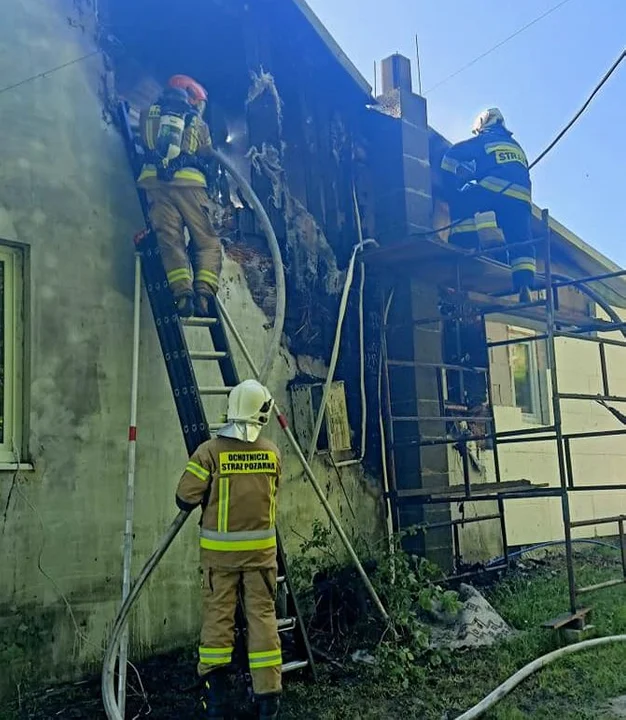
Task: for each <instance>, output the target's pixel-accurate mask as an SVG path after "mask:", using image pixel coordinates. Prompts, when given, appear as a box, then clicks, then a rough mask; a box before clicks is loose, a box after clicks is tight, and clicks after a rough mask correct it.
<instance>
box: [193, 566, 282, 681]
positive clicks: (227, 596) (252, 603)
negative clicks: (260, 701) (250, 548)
mask: <svg viewBox="0 0 626 720" xmlns="http://www.w3.org/2000/svg"><path fill="white" fill-rule="evenodd" d="M240 584H241V587H242V590H243V605H244V613H245V617H246V625H247V639H248V648H247V650H248V662H249V666H250V674H251V676H252V687H253V689H254V693H255V695H268V694H275V693H279V692H280V691H281V688H282V655H281V649H280V638H279V636H278V623H277V620H276V609H275V605H274V603H275V598H276V568H264V569H258V570H225V569H222V568H211V567H206V566H205V567H204V568H203V588H202V612H203V618H202V632H201V638H200V662H199V664H198V674H199V675H200V676H204V675H206V674H207V673H210V672H213V671H215V670H219V669H220V668H223V667H224V666H225V665H228V664H230V662H231V661H232V653H233V650H234V641H235V610H236V608H237V591H238V589H239V587H240Z"/></svg>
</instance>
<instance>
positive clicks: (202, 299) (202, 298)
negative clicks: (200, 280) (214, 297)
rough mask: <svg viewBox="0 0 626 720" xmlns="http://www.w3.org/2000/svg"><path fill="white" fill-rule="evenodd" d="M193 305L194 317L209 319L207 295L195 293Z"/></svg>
mask: <svg viewBox="0 0 626 720" xmlns="http://www.w3.org/2000/svg"><path fill="white" fill-rule="evenodd" d="M194 305H195V315H196V317H201V318H208V317H211V312H210V310H209V297H208V296H207V295H205V294H203V293H197V294H196V297H195V299H194Z"/></svg>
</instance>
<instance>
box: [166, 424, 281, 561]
mask: <svg viewBox="0 0 626 720" xmlns="http://www.w3.org/2000/svg"><path fill="white" fill-rule="evenodd" d="M279 478H280V455H279V451H278V448H277V447H276V445H274V443H273V442H271V441H270V440H265V439H264V438H258V439H257V440H256V442H253V443H248V442H243V441H241V440H236V439H234V438H223V437H217V438H213V439H212V440H209V441H208V442H205V443H203V444H202V445H200V447H199V448H198V449H197V450H196V452H195V453H194V454H193V455H192V457H191V458H190V460H189V462H188V463H187V466H186V468H185V472H184V473H183V476H182V477H181V479H180V482H179V483H178V490H177V491H176V502H177V504H178V506H179V507H180V508H181V509H182V510H192V509H193V508H194V507H197V506H198V505H200V504H201V505H202V520H201V523H200V526H201V530H200V547H201V548H202V560H203V563H204V564H205V565H207V566H208V567H215V568H225V569H234V570H248V569H254V568H270V567H275V566H276V495H277V491H278V481H279Z"/></svg>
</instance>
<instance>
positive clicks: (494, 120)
mask: <svg viewBox="0 0 626 720" xmlns="http://www.w3.org/2000/svg"><path fill="white" fill-rule="evenodd" d="M472 132H473V133H474V135H475V137H473V138H470V139H469V140H465V141H464V142H460V143H457V144H456V145H453V146H452V147H451V148H450V149H449V150H448V151H447V152H446V154H445V155H444V158H443V160H442V162H441V168H442V170H443V171H444V183H445V189H446V191H447V199H448V202H449V205H450V217H451V221H452V223H453V227H452V228H451V229H450V242H451V243H455V244H458V245H461V246H462V247H465V248H476V247H478V234H477V227H476V223H475V221H474V215H475V214H476V213H479V212H487V211H489V210H493V211H494V212H495V214H496V218H497V222H498V227H500V229H501V230H502V232H503V234H504V239H505V241H506V244H507V246H508V253H509V261H510V264H511V268H512V270H513V285H514V289H515V290H516V291H519V293H520V300H521V301H522V302H527V301H529V300H530V292H529V291H530V288H531V287H532V286H533V282H534V277H535V271H536V261H535V251H534V248H533V247H532V246H531V245H524V246H522V247H519V248H516V247H515V246H516V244H517V243H522V242H525V241H529V240H530V239H531V217H532V202H531V182H530V175H529V172H528V160H527V158H526V155H525V153H524V151H523V150H522V148H521V146H520V145H519V144H518V143H517V142H516V141H515V140H514V139H513V133H511V132H510V131H509V130H508V129H507V128H506V126H505V124H504V117H503V116H502V113H501V112H500V111H499V110H498V109H497V108H491V109H489V110H485V111H483V112H482V113H481V114H480V115H479V116H478V117H477V118H476V120H475V122H474V125H473V128H472Z"/></svg>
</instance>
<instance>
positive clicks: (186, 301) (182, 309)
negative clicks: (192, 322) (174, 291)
mask: <svg viewBox="0 0 626 720" xmlns="http://www.w3.org/2000/svg"><path fill="white" fill-rule="evenodd" d="M175 301H176V312H177V313H178V315H179V317H182V318H188V317H191V316H192V315H193V295H181V296H180V297H177V298H176V299H175Z"/></svg>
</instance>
